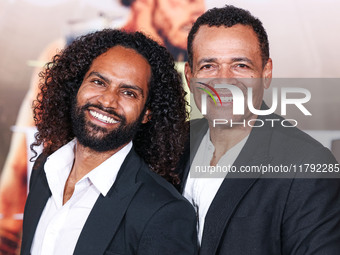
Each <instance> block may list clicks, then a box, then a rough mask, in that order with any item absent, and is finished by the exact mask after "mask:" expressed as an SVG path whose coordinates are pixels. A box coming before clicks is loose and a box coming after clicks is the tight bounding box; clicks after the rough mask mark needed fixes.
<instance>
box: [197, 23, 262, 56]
mask: <svg viewBox="0 0 340 255" xmlns="http://www.w3.org/2000/svg"><path fill="white" fill-rule="evenodd" d="M212 51H213V52H215V54H219V55H220V56H224V55H227V54H228V55H229V54H233V53H234V54H242V53H243V54H246V53H247V54H248V53H252V54H258V55H259V56H261V50H260V45H259V40H258V38H257V35H256V33H255V32H254V30H253V29H252V28H251V27H250V26H245V25H241V24H237V25H234V26H232V27H225V26H219V27H216V26H212V27H209V26H208V25H203V26H201V27H200V28H199V29H198V31H197V33H196V35H195V38H194V40H193V54H194V58H195V57H198V56H199V55H201V54H209V52H210V53H212Z"/></svg>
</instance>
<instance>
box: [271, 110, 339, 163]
mask: <svg viewBox="0 0 340 255" xmlns="http://www.w3.org/2000/svg"><path fill="white" fill-rule="evenodd" d="M271 118H273V119H279V120H280V122H281V123H282V121H283V120H285V119H284V118H282V117H281V116H278V115H275V114H273V115H271ZM287 124H288V121H287V120H286V124H285V126H283V125H281V124H278V122H276V123H275V126H274V128H272V135H271V143H270V148H271V150H270V151H271V152H272V154H274V153H275V152H276V153H280V152H284V153H285V156H286V158H289V157H290V158H291V159H296V160H299V161H303V160H304V159H308V160H315V159H322V161H329V162H333V163H336V160H335V158H334V157H333V155H332V153H331V152H330V150H329V149H328V148H326V147H324V146H323V145H322V144H321V143H320V142H318V141H317V140H315V139H314V138H312V137H311V136H310V135H308V134H307V133H305V132H303V131H302V130H300V129H298V128H297V127H293V126H288V125H287ZM310 163H312V161H311V162H310ZM320 163H323V162H320Z"/></svg>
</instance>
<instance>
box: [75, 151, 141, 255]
mask: <svg viewBox="0 0 340 255" xmlns="http://www.w3.org/2000/svg"><path fill="white" fill-rule="evenodd" d="M142 164H143V163H142V160H141V159H140V157H139V156H137V154H136V153H135V152H134V150H133V149H132V150H131V151H130V153H129V155H128V156H127V157H126V159H125V161H124V163H123V165H122V167H121V168H120V170H119V174H118V177H117V179H116V181H115V183H114V185H113V186H112V188H111V189H110V191H109V192H108V194H107V195H106V196H105V197H104V196H102V195H100V196H99V198H98V200H97V201H96V203H95V205H94V207H93V209H92V211H91V213H90V215H89V217H88V219H87V221H86V223H85V226H84V228H83V230H82V232H81V234H80V236H79V239H78V242H77V245H76V248H75V251H74V254H75V255H77V254H79V255H87V254H88V255H92V254H104V253H105V250H106V249H107V247H108V245H109V244H110V242H111V240H112V238H113V237H114V235H115V233H116V231H117V229H118V227H119V225H120V223H121V221H122V219H123V217H124V215H125V212H126V210H127V208H128V206H129V204H130V202H131V200H132V198H133V197H134V195H135V193H136V192H137V191H138V189H139V187H140V186H141V183H136V181H135V180H136V174H137V172H138V169H139V168H140V167H141V165H142Z"/></svg>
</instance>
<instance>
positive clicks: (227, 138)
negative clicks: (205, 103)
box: [209, 123, 251, 165]
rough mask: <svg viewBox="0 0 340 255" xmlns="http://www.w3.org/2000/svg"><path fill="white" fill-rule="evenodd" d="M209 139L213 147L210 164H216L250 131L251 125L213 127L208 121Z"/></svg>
mask: <svg viewBox="0 0 340 255" xmlns="http://www.w3.org/2000/svg"><path fill="white" fill-rule="evenodd" d="M209 130H210V141H211V142H212V144H213V145H214V147H215V151H214V154H213V158H212V160H211V162H210V165H216V164H217V163H218V161H219V160H220V159H221V157H222V156H223V155H224V154H225V153H226V152H227V151H228V150H230V149H231V148H232V147H234V146H235V145H236V144H238V143H239V142H240V141H242V140H243V139H244V138H245V137H247V136H248V135H249V134H250V132H251V127H223V128H222V127H220V128H217V127H213V125H212V123H209Z"/></svg>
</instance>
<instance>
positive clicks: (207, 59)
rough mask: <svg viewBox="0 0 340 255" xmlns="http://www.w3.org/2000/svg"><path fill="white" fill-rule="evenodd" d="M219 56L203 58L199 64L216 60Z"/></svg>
mask: <svg viewBox="0 0 340 255" xmlns="http://www.w3.org/2000/svg"><path fill="white" fill-rule="evenodd" d="M216 61H217V58H202V59H201V60H200V61H198V65H201V64H203V63H209V62H216Z"/></svg>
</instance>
